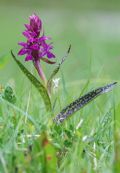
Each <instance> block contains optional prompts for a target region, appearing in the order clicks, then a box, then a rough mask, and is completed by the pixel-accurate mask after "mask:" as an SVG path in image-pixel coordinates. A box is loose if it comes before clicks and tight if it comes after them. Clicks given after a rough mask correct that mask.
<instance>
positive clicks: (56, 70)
mask: <svg viewBox="0 0 120 173" xmlns="http://www.w3.org/2000/svg"><path fill="white" fill-rule="evenodd" d="M70 50H71V45H70V46H69V48H68V51H67V53H66V55H65V56H64V57H63V58H62V60H61V62H60V63H59V64H58V65H57V67H56V68H55V69H54V70H53V72H52V74H51V76H50V78H49V80H48V82H47V88H48V89H49V91H51V86H52V80H53V78H54V76H55V75H56V74H57V73H58V71H59V70H60V67H61V65H62V64H63V62H64V61H65V59H66V58H67V56H68V54H69V53H70Z"/></svg>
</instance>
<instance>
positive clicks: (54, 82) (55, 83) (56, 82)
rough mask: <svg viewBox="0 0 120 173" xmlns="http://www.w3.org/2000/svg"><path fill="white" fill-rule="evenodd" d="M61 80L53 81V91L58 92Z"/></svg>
mask: <svg viewBox="0 0 120 173" xmlns="http://www.w3.org/2000/svg"><path fill="white" fill-rule="evenodd" d="M59 81H60V78H55V79H53V90H54V91H56V90H57V89H58V87H59Z"/></svg>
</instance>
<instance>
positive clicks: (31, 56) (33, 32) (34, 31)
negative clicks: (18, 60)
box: [18, 14, 55, 83]
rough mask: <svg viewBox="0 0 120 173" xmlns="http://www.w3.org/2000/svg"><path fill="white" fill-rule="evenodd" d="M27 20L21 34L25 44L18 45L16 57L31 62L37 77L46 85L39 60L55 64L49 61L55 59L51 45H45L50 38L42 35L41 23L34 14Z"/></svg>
mask: <svg viewBox="0 0 120 173" xmlns="http://www.w3.org/2000/svg"><path fill="white" fill-rule="evenodd" d="M29 19H30V23H29V24H25V27H26V30H25V31H24V32H23V35H24V36H25V37H26V38H27V42H20V43H18V44H19V45H20V46H22V49H21V50H20V51H19V52H18V55H20V56H21V55H26V57H25V61H33V63H34V66H35V68H36V70H37V71H38V74H39V76H40V77H41V79H42V80H43V81H44V82H45V83H46V77H45V74H44V73H43V70H42V68H41V64H40V60H43V61H45V62H47V63H49V64H53V63H55V62H51V61H50V60H49V59H51V58H55V55H54V54H53V53H52V52H51V50H52V49H53V46H52V43H49V44H48V43H46V41H47V40H50V39H51V38H50V37H47V36H45V35H44V33H43V29H42V21H41V19H40V18H39V17H38V16H37V15H36V14H33V15H32V16H30V17H29ZM45 57H47V58H48V59H46V58H45Z"/></svg>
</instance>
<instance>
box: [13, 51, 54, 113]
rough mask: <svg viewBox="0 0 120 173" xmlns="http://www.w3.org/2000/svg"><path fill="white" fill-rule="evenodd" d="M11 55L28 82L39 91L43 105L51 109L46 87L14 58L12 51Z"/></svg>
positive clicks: (48, 109)
mask: <svg viewBox="0 0 120 173" xmlns="http://www.w3.org/2000/svg"><path fill="white" fill-rule="evenodd" d="M11 54H12V57H13V59H14V60H15V62H16V63H17V65H18V66H19V67H20V69H21V70H22V72H23V73H24V74H25V75H26V76H27V78H28V79H29V80H30V82H31V83H32V84H33V85H34V86H35V87H36V88H37V90H38V91H39V93H40V95H41V96H42V98H43V101H44V104H45V107H46V110H47V111H51V110H52V108H51V101H50V98H49V95H48V92H47V90H46V88H45V87H44V86H43V84H41V82H40V81H39V80H38V79H37V78H36V77H35V76H33V75H32V74H31V73H30V72H29V71H28V70H27V69H26V67H25V66H24V65H23V64H22V63H21V62H20V61H19V60H17V59H16V57H15V55H14V54H13V52H12V51H11Z"/></svg>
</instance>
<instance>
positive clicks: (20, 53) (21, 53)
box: [18, 48, 27, 55]
mask: <svg viewBox="0 0 120 173" xmlns="http://www.w3.org/2000/svg"><path fill="white" fill-rule="evenodd" d="M26 53H27V50H26V49H24V48H22V49H21V50H20V51H19V52H18V55H24V54H26Z"/></svg>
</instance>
